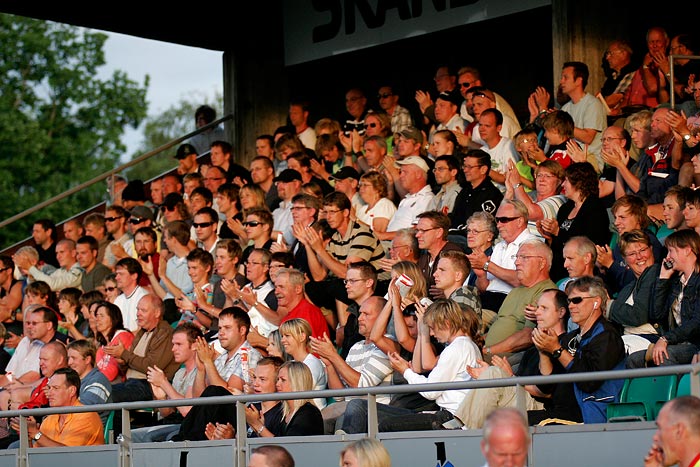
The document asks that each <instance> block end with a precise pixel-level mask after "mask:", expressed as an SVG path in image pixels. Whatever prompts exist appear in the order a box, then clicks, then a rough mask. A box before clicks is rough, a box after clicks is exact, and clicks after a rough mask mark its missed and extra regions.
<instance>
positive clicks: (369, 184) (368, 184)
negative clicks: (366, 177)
mask: <svg viewBox="0 0 700 467" xmlns="http://www.w3.org/2000/svg"><path fill="white" fill-rule="evenodd" d="M357 186H358V187H360V188H362V187H367V186H372V184H371V183H358V184H357Z"/></svg>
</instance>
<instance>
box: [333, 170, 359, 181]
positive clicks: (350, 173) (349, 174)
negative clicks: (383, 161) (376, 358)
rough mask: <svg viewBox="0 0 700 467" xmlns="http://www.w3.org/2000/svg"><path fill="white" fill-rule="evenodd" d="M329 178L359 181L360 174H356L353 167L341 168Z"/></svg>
mask: <svg viewBox="0 0 700 467" xmlns="http://www.w3.org/2000/svg"><path fill="white" fill-rule="evenodd" d="M331 178H332V179H334V180H345V179H347V178H352V179H355V180H359V179H360V174H359V173H358V172H357V170H355V168H354V167H343V168H342V169H340V170H339V171H337V172H336V173H335V174H333V175H331Z"/></svg>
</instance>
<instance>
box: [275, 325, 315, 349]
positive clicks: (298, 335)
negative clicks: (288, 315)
mask: <svg viewBox="0 0 700 467" xmlns="http://www.w3.org/2000/svg"><path fill="white" fill-rule="evenodd" d="M279 331H280V335H282V336H283V335H285V334H289V335H290V336H292V337H293V338H294V340H295V341H297V342H298V343H300V344H304V347H305V348H306V349H307V350H309V346H310V345H311V335H312V334H313V331H312V330H311V325H310V324H309V322H308V321H306V320H305V319H303V318H294V319H290V320H289V321H285V322H284V323H282V324H280V327H279Z"/></svg>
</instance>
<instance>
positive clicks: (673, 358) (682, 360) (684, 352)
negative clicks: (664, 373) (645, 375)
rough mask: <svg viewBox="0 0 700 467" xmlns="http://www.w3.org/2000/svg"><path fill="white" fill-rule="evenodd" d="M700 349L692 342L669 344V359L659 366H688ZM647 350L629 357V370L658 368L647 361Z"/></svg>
mask: <svg viewBox="0 0 700 467" xmlns="http://www.w3.org/2000/svg"><path fill="white" fill-rule="evenodd" d="M698 350H700V347H698V346H697V345H695V344H691V343H690V342H681V343H680V344H669V345H668V346H667V347H666V352H667V353H668V358H667V359H666V360H664V361H663V363H661V365H659V366H668V365H686V364H688V363H690V362H691V360H692V359H693V355H695V354H696V353H698ZM646 353H647V351H646V350H640V351H638V352H634V353H633V354H631V355H629V356H628V357H627V368H645V367H647V366H656V365H654V362H653V361H652V362H648V363H647V361H646V359H645V357H646Z"/></svg>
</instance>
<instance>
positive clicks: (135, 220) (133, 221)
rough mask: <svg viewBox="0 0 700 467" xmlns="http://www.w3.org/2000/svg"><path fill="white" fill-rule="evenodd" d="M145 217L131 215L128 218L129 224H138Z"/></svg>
mask: <svg viewBox="0 0 700 467" xmlns="http://www.w3.org/2000/svg"><path fill="white" fill-rule="evenodd" d="M146 219H147V218H146V217H131V218H129V224H133V225H136V224H140V223H141V222H143V221H145V220H146Z"/></svg>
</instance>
